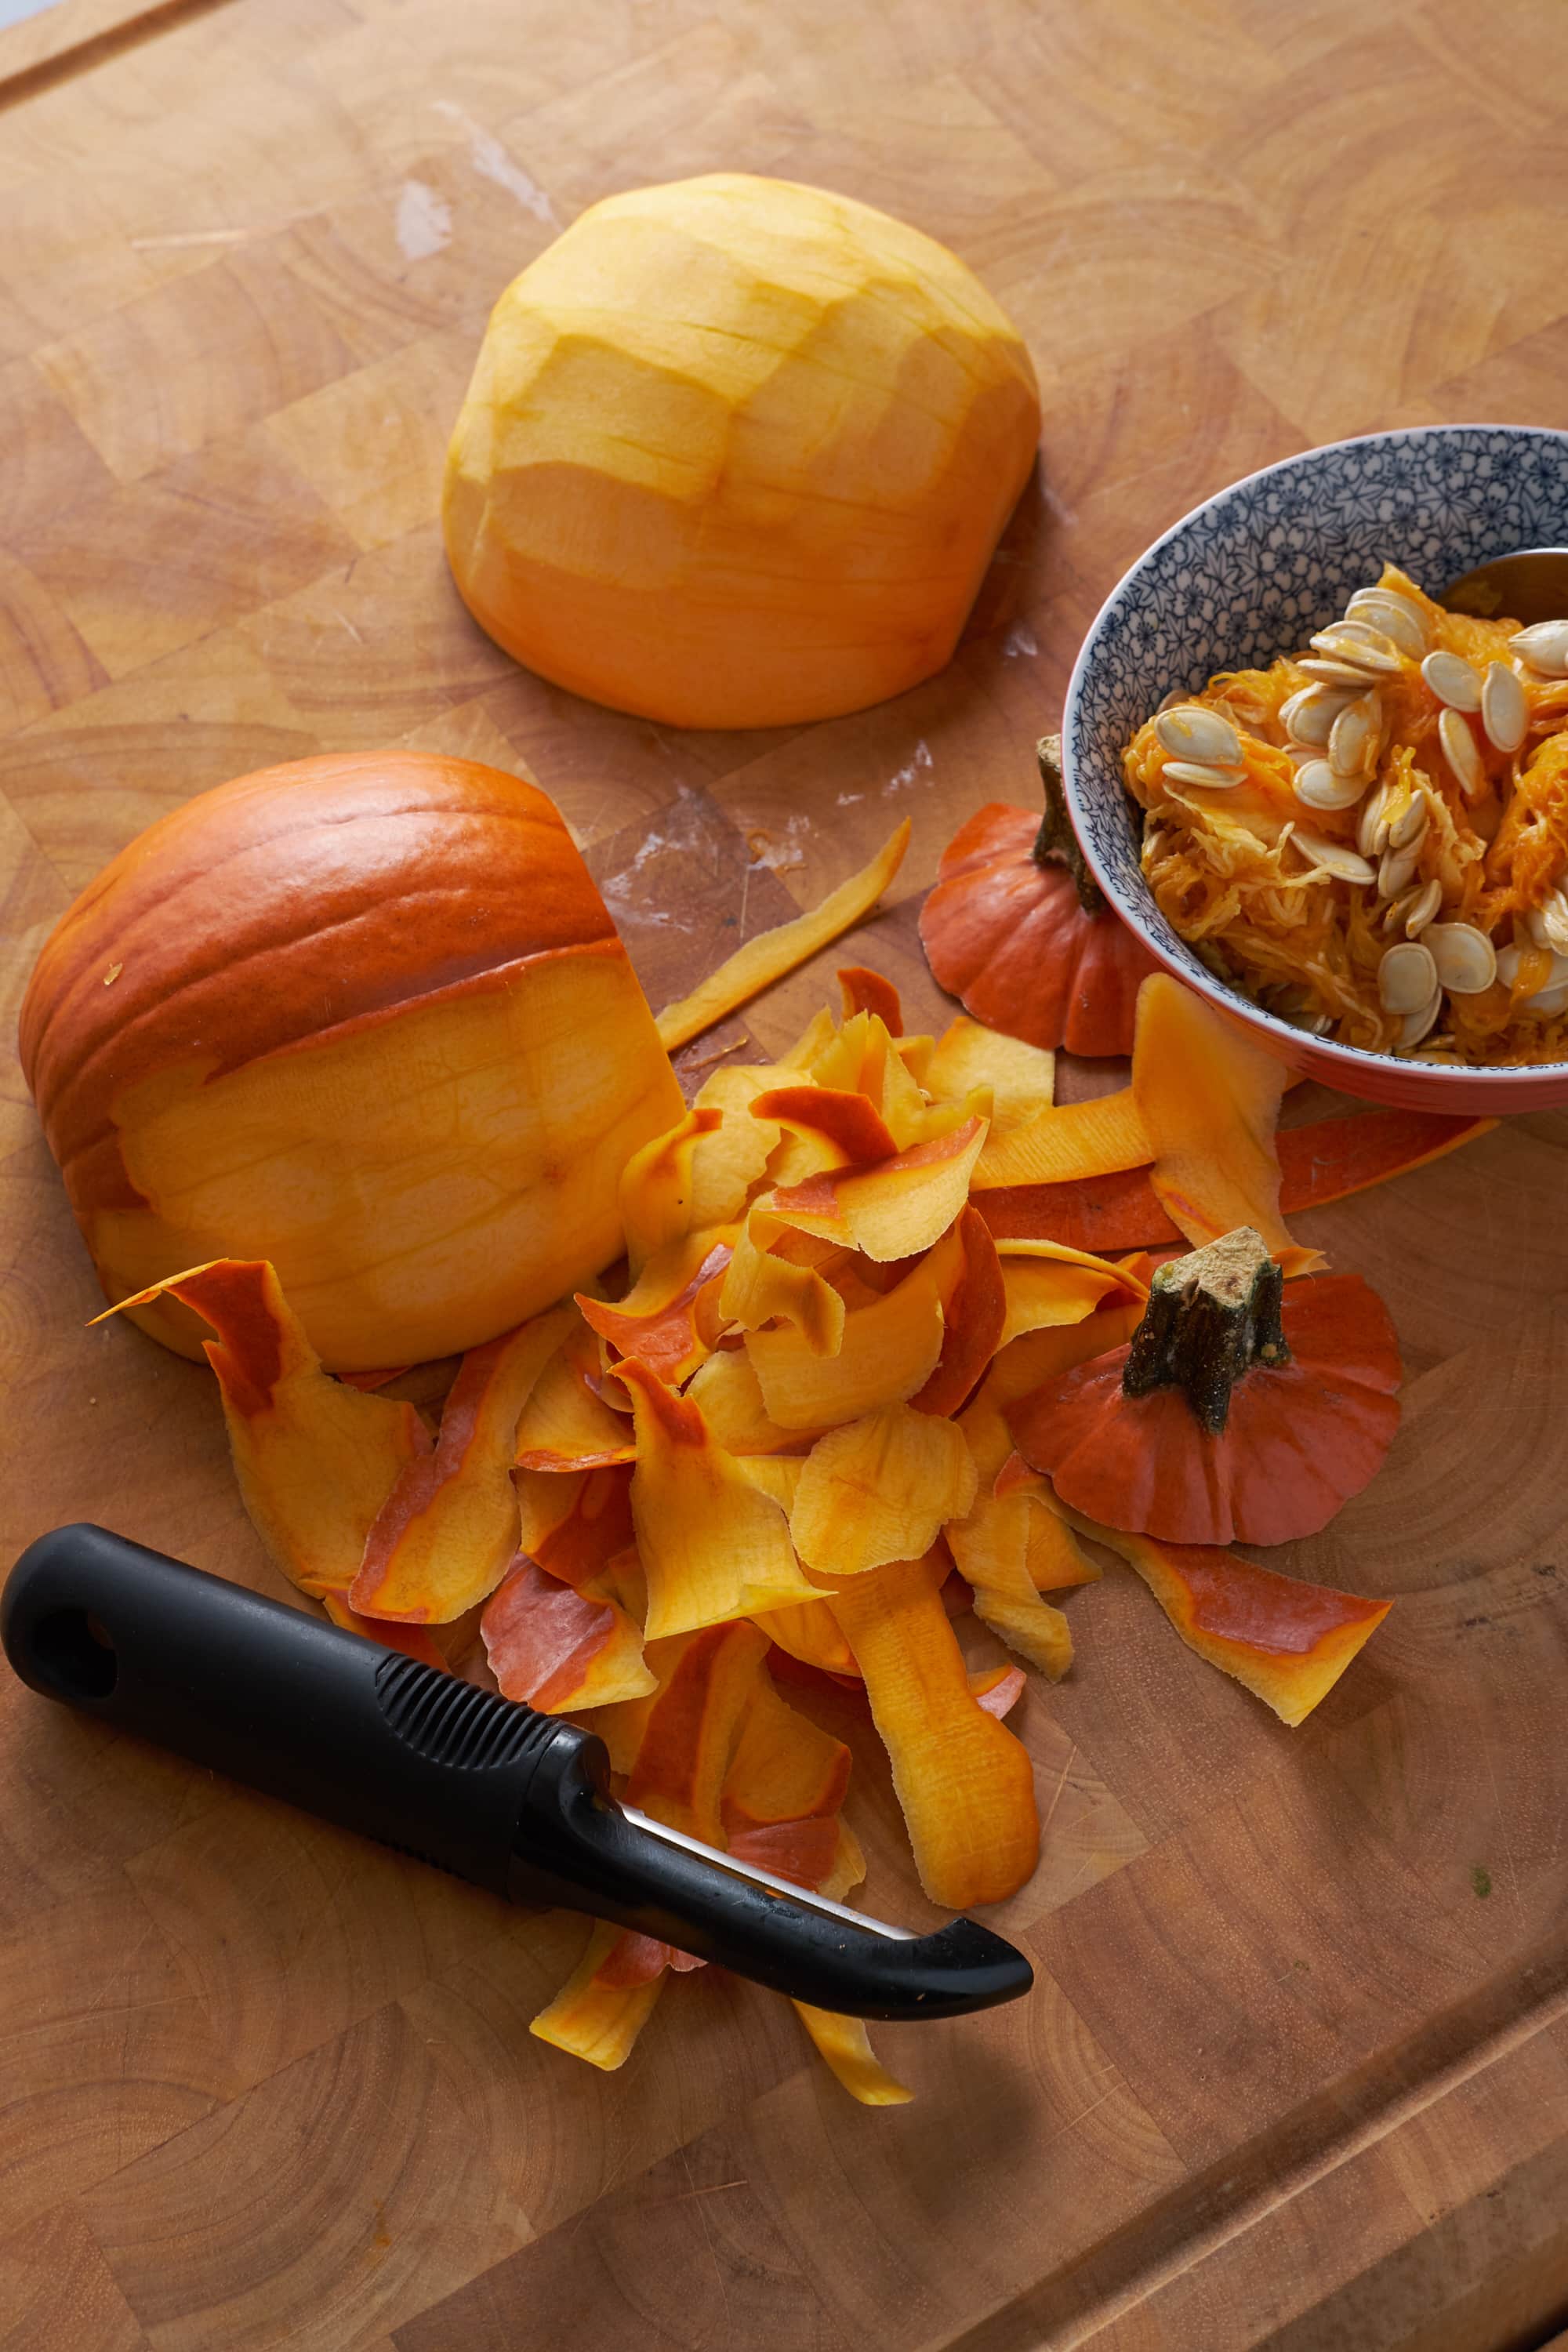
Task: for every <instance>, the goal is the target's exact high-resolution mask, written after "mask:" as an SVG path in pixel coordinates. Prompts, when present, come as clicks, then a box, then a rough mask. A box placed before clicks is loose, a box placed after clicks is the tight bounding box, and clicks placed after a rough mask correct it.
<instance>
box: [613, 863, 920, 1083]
mask: <svg viewBox="0 0 1568 2352" xmlns="http://www.w3.org/2000/svg"><path fill="white" fill-rule="evenodd" d="M909 845H910V821H909V819H908V817H906V818H905V819H904V821H903V823H902V824H900V826H898V828H897V829H896V831H895V832H893V833H892V834H891V835H889V838H888V839H887V841H885V842H884V843H883V845H882V846H881V848H880V849H879V851H878V852H877V855H876V856H875V857H873V858H872V860H871V862H870V864H869V865H868V866H862V867H861V869H860V871H859V873H858V874H852V875H851V876H850V877H849V879H848V880H847V882H841V883H840V884H839V886H838V887H837V890H833V891H830V892H829V894H828V896H827V897H826V898H824V899H823V901H822V903H821V905H820V906H818V907H814V908H812V909H811V911H810V913H809V914H805V915H797V916H796V917H795V919H794V920H793V921H792V922H787V923H780V924H779V925H777V927H776V928H775V929H773V930H771V931H760V932H759V933H758V935H757V937H756V938H755V939H754V940H747V941H746V943H745V945H744V946H743V947H740V948H737V949H736V950H735V952H734V954H733V955H731V956H726V958H725V960H724V961H723V962H722V963H721V965H720V966H719V969H718V971H711V972H710V973H709V975H708V977H707V979H706V980H705V981H703V982H701V984H700V986H699V987H697V988H695V989H693V990H692V992H691V994H690V995H689V996H683V997H680V998H679V1000H678V1001H677V1002H676V1003H673V1004H667V1005H666V1006H665V1008H664V1011H663V1012H662V1013H660V1014H659V1015H658V1022H657V1024H656V1025H657V1027H658V1042H659V1044H660V1045H662V1046H663V1047H664V1050H665V1052H666V1053H667V1054H673V1053H674V1052H675V1050H676V1048H677V1047H678V1046H679V1045H689V1044H690V1042H691V1040H692V1038H693V1037H700V1035H701V1034H702V1032H703V1030H704V1029H710V1028H711V1027H712V1025H713V1024H714V1022H715V1021H721V1020H722V1019H723V1017H724V1015H725V1014H726V1013H734V1012H736V1011H737V1010H738V1009H739V1007H740V1006H741V1005H742V1004H745V1003H749V1002H750V1001H751V999H752V997H753V996H756V995H759V994H760V993H761V992H762V991H763V989H764V988H771V987H772V986H773V983H774V982H775V981H780V980H783V979H784V977H785V975H786V974H787V973H789V972H792V971H795V970H796V969H797V968H798V967H799V966H800V965H801V964H803V963H805V962H807V961H809V960H810V959H811V957H813V956H814V955H816V952H817V950H818V949H819V948H825V947H826V946H827V944H828V942H829V941H830V940H836V939H837V938H838V936H839V934H840V933H841V932H843V931H847V930H850V929H853V927H854V925H855V924H857V923H858V922H859V920H860V919H861V918H862V916H865V915H868V914H869V913H870V911H871V909H872V908H873V907H874V906H875V905H876V903H877V901H878V899H879V898H880V897H881V895H882V893H883V891H884V890H885V889H886V888H887V887H888V885H889V882H891V880H892V878H893V877H894V875H895V874H896V873H897V872H898V870H899V868H900V866H901V865H902V864H903V861H904V852H905V850H906V849H907V848H908V847H909Z"/></svg>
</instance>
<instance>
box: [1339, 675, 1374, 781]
mask: <svg viewBox="0 0 1568 2352" xmlns="http://www.w3.org/2000/svg"><path fill="white" fill-rule="evenodd" d="M1382 720H1383V709H1382V705H1381V704H1380V703H1379V701H1378V698H1377V697H1376V695H1375V694H1362V695H1358V696H1357V697H1356V699H1355V700H1354V701H1353V702H1347V703H1346V705H1345V707H1344V709H1342V711H1341V713H1340V715H1339V717H1338V718H1337V719H1335V721H1334V724H1333V730H1332V732H1331V734H1330V737H1329V764H1330V766H1331V768H1332V769H1333V772H1334V773H1335V775H1336V776H1364V775H1365V774H1366V772H1367V770H1368V769H1369V768H1370V767H1371V765H1372V763H1373V759H1374V758H1375V756H1376V753H1377V739H1378V735H1379V732H1380V730H1381V726H1382Z"/></svg>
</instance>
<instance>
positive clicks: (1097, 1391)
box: [1006, 1274, 1399, 1544]
mask: <svg viewBox="0 0 1568 2352" xmlns="http://www.w3.org/2000/svg"><path fill="white" fill-rule="evenodd" d="M1281 1320H1282V1322H1283V1325H1284V1329H1285V1338H1286V1341H1287V1344H1288V1345H1289V1349H1290V1355H1291V1360H1290V1362H1289V1363H1288V1364H1282V1365H1279V1366H1271V1365H1261V1364H1260V1365H1255V1366H1254V1367H1253V1369H1252V1370H1250V1371H1248V1372H1247V1373H1246V1374H1245V1375H1244V1377H1243V1378H1242V1379H1241V1380H1239V1381H1237V1384H1236V1386H1235V1388H1234V1389H1233V1390H1232V1391H1231V1397H1230V1413H1229V1418H1228V1420H1227V1421H1226V1427H1225V1430H1224V1433H1223V1434H1222V1435H1220V1436H1218V1437H1211V1436H1209V1435H1208V1434H1207V1433H1205V1431H1204V1430H1203V1429H1202V1428H1201V1427H1200V1426H1199V1424H1198V1423H1197V1421H1196V1419H1195V1418H1194V1414H1193V1412H1192V1410H1191V1408H1190V1406H1189V1405H1188V1403H1187V1402H1186V1399H1185V1397H1184V1395H1183V1394H1182V1392H1181V1391H1180V1390H1178V1389H1174V1388H1161V1389H1155V1390H1153V1391H1152V1392H1151V1393H1150V1394H1149V1395H1147V1396H1142V1397H1129V1396H1126V1395H1124V1394H1123V1392H1122V1387H1121V1373H1122V1368H1123V1367H1124V1365H1125V1364H1126V1361H1127V1356H1128V1349H1126V1348H1115V1349H1111V1350H1110V1353H1109V1354H1107V1355H1103V1356H1096V1357H1095V1358H1093V1359H1092V1360H1091V1361H1089V1363H1086V1364H1078V1365H1075V1366H1074V1367H1073V1369H1072V1370H1070V1371H1067V1372H1064V1373H1061V1374H1060V1375H1058V1377H1057V1378H1056V1379H1054V1380H1050V1381H1046V1382H1045V1383H1044V1384H1043V1385H1042V1386H1041V1387H1039V1388H1037V1389H1035V1390H1034V1391H1031V1393H1030V1394H1029V1395H1028V1396H1026V1397H1024V1398H1022V1399H1021V1400H1020V1401H1019V1402H1017V1403H1016V1404H1014V1405H1012V1406H1010V1407H1009V1408H1008V1410H1007V1415H1006V1418H1007V1423H1008V1427H1009V1428H1010V1429H1011V1431H1012V1433H1013V1441H1014V1444H1016V1446H1017V1448H1018V1451H1019V1453H1020V1454H1022V1455H1023V1457H1024V1459H1025V1461H1026V1462H1027V1463H1028V1464H1029V1465H1031V1467H1033V1468H1034V1469H1036V1470H1043V1471H1044V1472H1046V1474H1047V1475H1048V1477H1049V1478H1050V1480H1051V1483H1052V1485H1053V1486H1055V1488H1056V1490H1057V1493H1058V1495H1059V1496H1061V1498H1062V1500H1063V1502H1064V1503H1067V1504H1068V1505H1069V1506H1070V1507H1071V1508H1072V1509H1074V1510H1076V1511H1082V1512H1083V1513H1084V1514H1085V1515H1086V1516H1087V1517H1089V1518H1093V1519H1100V1520H1101V1521H1102V1522H1103V1523H1104V1525H1105V1526H1107V1527H1111V1528H1124V1529H1126V1530H1128V1531H1129V1532H1131V1533H1133V1534H1138V1535H1152V1536H1157V1537H1159V1538H1161V1539H1162V1540H1163V1541H1164V1542H1166V1543H1178V1544H1228V1543H1232V1542H1241V1543H1255V1544H1274V1543H1288V1542H1289V1541H1291V1540H1292V1539H1293V1538H1295V1537H1297V1536H1310V1535H1315V1534H1316V1533H1317V1531H1318V1529H1319V1528H1324V1527H1327V1525H1328V1523H1329V1521H1330V1520H1331V1518H1332V1517H1334V1514H1335V1513H1336V1512H1337V1511H1338V1510H1339V1509H1340V1507H1341V1506H1342V1504H1344V1503H1346V1502H1348V1501H1349V1500H1350V1498H1351V1496H1352V1495H1359V1494H1360V1492H1361V1490H1362V1488H1363V1486H1366V1485H1367V1484H1368V1482H1369V1481H1370V1480H1371V1479H1372V1478H1373V1475H1375V1473H1376V1472H1377V1470H1378V1469H1379V1468H1380V1466H1381V1465H1382V1463H1383V1459H1384V1455H1385V1454H1386V1453H1387V1452H1388V1449H1389V1447H1390V1445H1392V1444H1393V1443H1394V1432H1395V1431H1396V1429H1397V1428H1398V1426H1399V1400H1398V1397H1397V1395H1396V1394H1395V1391H1396V1390H1397V1388H1398V1386H1399V1349H1398V1344H1397V1342H1396V1340H1395V1339H1394V1326H1393V1324H1392V1323H1391V1322H1390V1320H1389V1318H1388V1312H1387V1309H1386V1308H1385V1307H1384V1304H1383V1301H1382V1300H1381V1299H1380V1298H1379V1297H1378V1296H1377V1294H1376V1292H1375V1291H1374V1290H1372V1289H1371V1288H1369V1286H1367V1284H1365V1283H1364V1282H1363V1280H1362V1278H1361V1276H1359V1275H1354V1274H1331V1275H1321V1276H1316V1277H1312V1278H1309V1279H1307V1280H1304V1281H1300V1282H1292V1283H1288V1284H1287V1285H1286V1286H1285V1297H1284V1305H1283V1308H1282V1312H1281Z"/></svg>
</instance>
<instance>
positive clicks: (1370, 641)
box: [1312, 624, 1404, 677]
mask: <svg viewBox="0 0 1568 2352" xmlns="http://www.w3.org/2000/svg"><path fill="white" fill-rule="evenodd" d="M1357 626H1359V624H1357ZM1312 650H1313V652H1314V653H1318V654H1321V656H1323V658H1324V660H1325V661H1339V662H1343V663H1344V664H1345V666H1346V667H1347V668H1350V669H1352V670H1360V671H1361V672H1362V673H1363V675H1365V674H1368V673H1370V674H1372V675H1373V676H1375V675H1377V674H1378V673H1380V672H1381V673H1382V674H1383V675H1384V676H1392V677H1398V676H1399V673H1400V671H1401V669H1402V668H1403V667H1404V656H1403V655H1402V654H1401V653H1400V650H1399V647H1398V646H1396V645H1395V644H1394V642H1393V640H1392V639H1391V638H1389V637H1385V636H1384V635H1382V634H1381V632H1380V631H1378V630H1376V629H1372V628H1369V629H1368V630H1367V632H1366V635H1364V636H1353V637H1352V636H1347V635H1345V633H1344V631H1343V630H1342V629H1338V628H1331V629H1320V630H1319V632H1318V634H1317V635H1316V636H1315V637H1314V638H1313V639H1312Z"/></svg>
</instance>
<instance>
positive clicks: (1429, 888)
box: [1405, 875, 1443, 940]
mask: <svg viewBox="0 0 1568 2352" xmlns="http://www.w3.org/2000/svg"><path fill="white" fill-rule="evenodd" d="M1442 903H1443V885H1442V884H1441V883H1440V882H1439V881H1438V879H1437V877H1436V875H1434V876H1433V877H1432V879H1431V881H1430V882H1428V883H1427V884H1426V887H1424V888H1423V889H1420V890H1417V891H1415V893H1414V894H1413V896H1412V899H1411V903H1410V905H1409V907H1408V908H1406V910H1405V938H1406V939H1407V940H1417V939H1419V938H1420V936H1421V934H1422V932H1423V931H1424V930H1425V929H1426V926H1427V924H1428V923H1429V922H1430V921H1431V920H1432V918H1433V916H1434V915H1436V912H1437V909H1438V908H1440V907H1441V905H1442Z"/></svg>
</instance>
